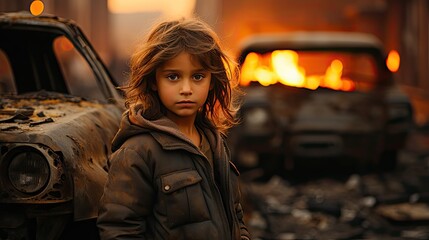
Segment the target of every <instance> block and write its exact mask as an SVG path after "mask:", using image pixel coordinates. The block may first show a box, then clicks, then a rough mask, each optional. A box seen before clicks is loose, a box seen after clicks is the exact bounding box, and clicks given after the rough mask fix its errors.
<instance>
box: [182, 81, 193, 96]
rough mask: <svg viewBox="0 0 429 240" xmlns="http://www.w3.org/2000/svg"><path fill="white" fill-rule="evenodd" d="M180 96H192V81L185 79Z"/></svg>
mask: <svg viewBox="0 0 429 240" xmlns="http://www.w3.org/2000/svg"><path fill="white" fill-rule="evenodd" d="M180 94H183V95H190V94H192V86H191V81H190V80H188V79H185V80H184V81H183V82H182V86H181V89H180Z"/></svg>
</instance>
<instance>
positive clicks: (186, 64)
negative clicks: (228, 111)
mask: <svg viewBox="0 0 429 240" xmlns="http://www.w3.org/2000/svg"><path fill="white" fill-rule="evenodd" d="M210 82H211V73H210V71H208V70H206V69H204V68H203V67H202V66H201V64H200V63H199V62H198V61H197V60H195V59H193V58H192V57H191V55H190V54H189V53H186V52H182V53H180V54H179V55H178V56H176V57H175V58H172V59H171V60H169V61H166V62H165V63H164V64H162V65H161V66H160V67H159V68H157V69H156V90H157V91H158V95H159V98H160V100H161V102H162V104H163V105H164V106H165V107H166V108H167V117H168V118H170V119H172V120H173V121H175V120H179V121H180V120H190V121H194V120H195V116H196V114H197V111H198V109H199V108H200V107H201V106H203V105H204V103H205V101H206V99H207V95H208V93H209V90H210Z"/></svg>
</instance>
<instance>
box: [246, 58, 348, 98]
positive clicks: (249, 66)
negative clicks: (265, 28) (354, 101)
mask: <svg viewBox="0 0 429 240" xmlns="http://www.w3.org/2000/svg"><path fill="white" fill-rule="evenodd" d="M298 58H299V56H298V53H297V52H295V51H291V50H276V51H273V52H272V53H271V54H270V56H269V57H268V58H267V57H264V56H261V55H260V54H257V53H254V52H251V53H249V54H248V55H247V56H246V58H245V60H244V63H243V65H242V67H241V75H240V76H241V79H240V84H241V85H243V86H248V85H249V84H250V82H252V81H257V82H259V83H260V84H261V85H263V86H268V85H271V84H275V83H277V82H279V83H281V84H284V85H288V86H294V87H302V88H307V89H312V90H314V89H317V88H318V87H320V86H321V87H327V88H331V89H335V90H342V91H353V90H354V89H355V83H354V82H353V81H352V80H350V79H345V78H342V77H341V76H342V70H343V63H342V62H341V61H340V60H338V59H335V60H333V61H332V62H331V64H330V65H329V66H328V67H327V69H326V71H325V75H320V76H319V75H311V76H306V72H305V69H304V68H303V67H301V66H299V64H298Z"/></svg>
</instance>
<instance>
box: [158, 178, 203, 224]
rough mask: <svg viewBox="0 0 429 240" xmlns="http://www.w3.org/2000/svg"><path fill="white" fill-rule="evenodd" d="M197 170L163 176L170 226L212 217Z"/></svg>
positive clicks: (163, 189) (162, 185)
mask: <svg viewBox="0 0 429 240" xmlns="http://www.w3.org/2000/svg"><path fill="white" fill-rule="evenodd" d="M201 181H202V178H201V176H200V174H199V173H198V172H197V171H196V170H183V171H177V172H173V173H170V174H167V175H163V176H161V187H162V192H163V193H164V197H165V198H166V199H165V202H166V208H167V209H166V210H167V211H166V212H167V219H168V220H167V221H168V226H169V227H170V228H174V227H177V226H181V225H184V224H188V223H194V222H202V221H206V220H208V219H210V216H209V212H208V208H207V205H206V201H205V198H204V195H203V191H202V189H201V184H200V182H201Z"/></svg>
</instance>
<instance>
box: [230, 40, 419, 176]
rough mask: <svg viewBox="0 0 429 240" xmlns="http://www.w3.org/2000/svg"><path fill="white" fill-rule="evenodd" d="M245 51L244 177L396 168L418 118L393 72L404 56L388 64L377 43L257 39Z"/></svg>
mask: <svg viewBox="0 0 429 240" xmlns="http://www.w3.org/2000/svg"><path fill="white" fill-rule="evenodd" d="M241 49H242V50H241V53H240V56H239V63H240V66H241V80H240V85H241V86H242V88H243V90H244V92H245V96H244V97H243V105H242V109H241V111H240V113H239V116H240V118H241V122H242V123H241V124H240V125H239V126H237V127H235V128H234V129H232V130H231V133H230V144H231V145H232V150H233V158H234V161H235V162H236V163H237V165H238V166H239V167H240V168H241V170H242V171H243V172H246V171H247V170H258V171H259V170H261V169H262V170H263V172H262V174H265V175H272V174H282V173H284V172H285V171H288V170H296V169H300V168H306V169H314V170H320V169H322V168H325V169H326V167H327V168H329V169H337V170H338V169H346V168H347V169H352V170H358V171H360V170H362V171H365V170H368V169H373V168H378V169H383V170H386V169H392V168H394V167H395V165H396V159H397V158H396V155H397V153H398V151H399V150H400V149H401V148H402V147H403V146H404V144H405V140H406V137H407V134H408V131H409V129H410V127H411V126H412V122H413V112H412V106H411V104H410V101H409V100H408V98H407V96H406V95H405V94H404V93H402V91H401V90H400V89H399V87H398V85H397V84H396V83H395V82H394V79H393V75H392V72H391V71H390V70H389V68H388V67H390V66H392V65H396V68H398V64H399V59H398V55H391V56H396V60H395V59H391V58H390V59H389V60H388V58H387V54H386V53H385V52H384V49H383V45H382V44H381V42H380V41H379V40H378V39H377V38H375V37H374V36H372V35H368V34H363V33H351V32H348V33H339V32H295V33H288V34H271V35H256V36H253V37H251V38H249V39H247V40H246V41H245V42H244V43H243V45H242V48H241ZM393 53H395V52H393ZM387 60H388V62H389V66H388V65H387V64H386V61H387ZM393 67H395V66H392V67H391V68H393ZM392 70H394V69H392ZM253 172H254V173H255V174H256V175H258V174H257V171H253Z"/></svg>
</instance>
